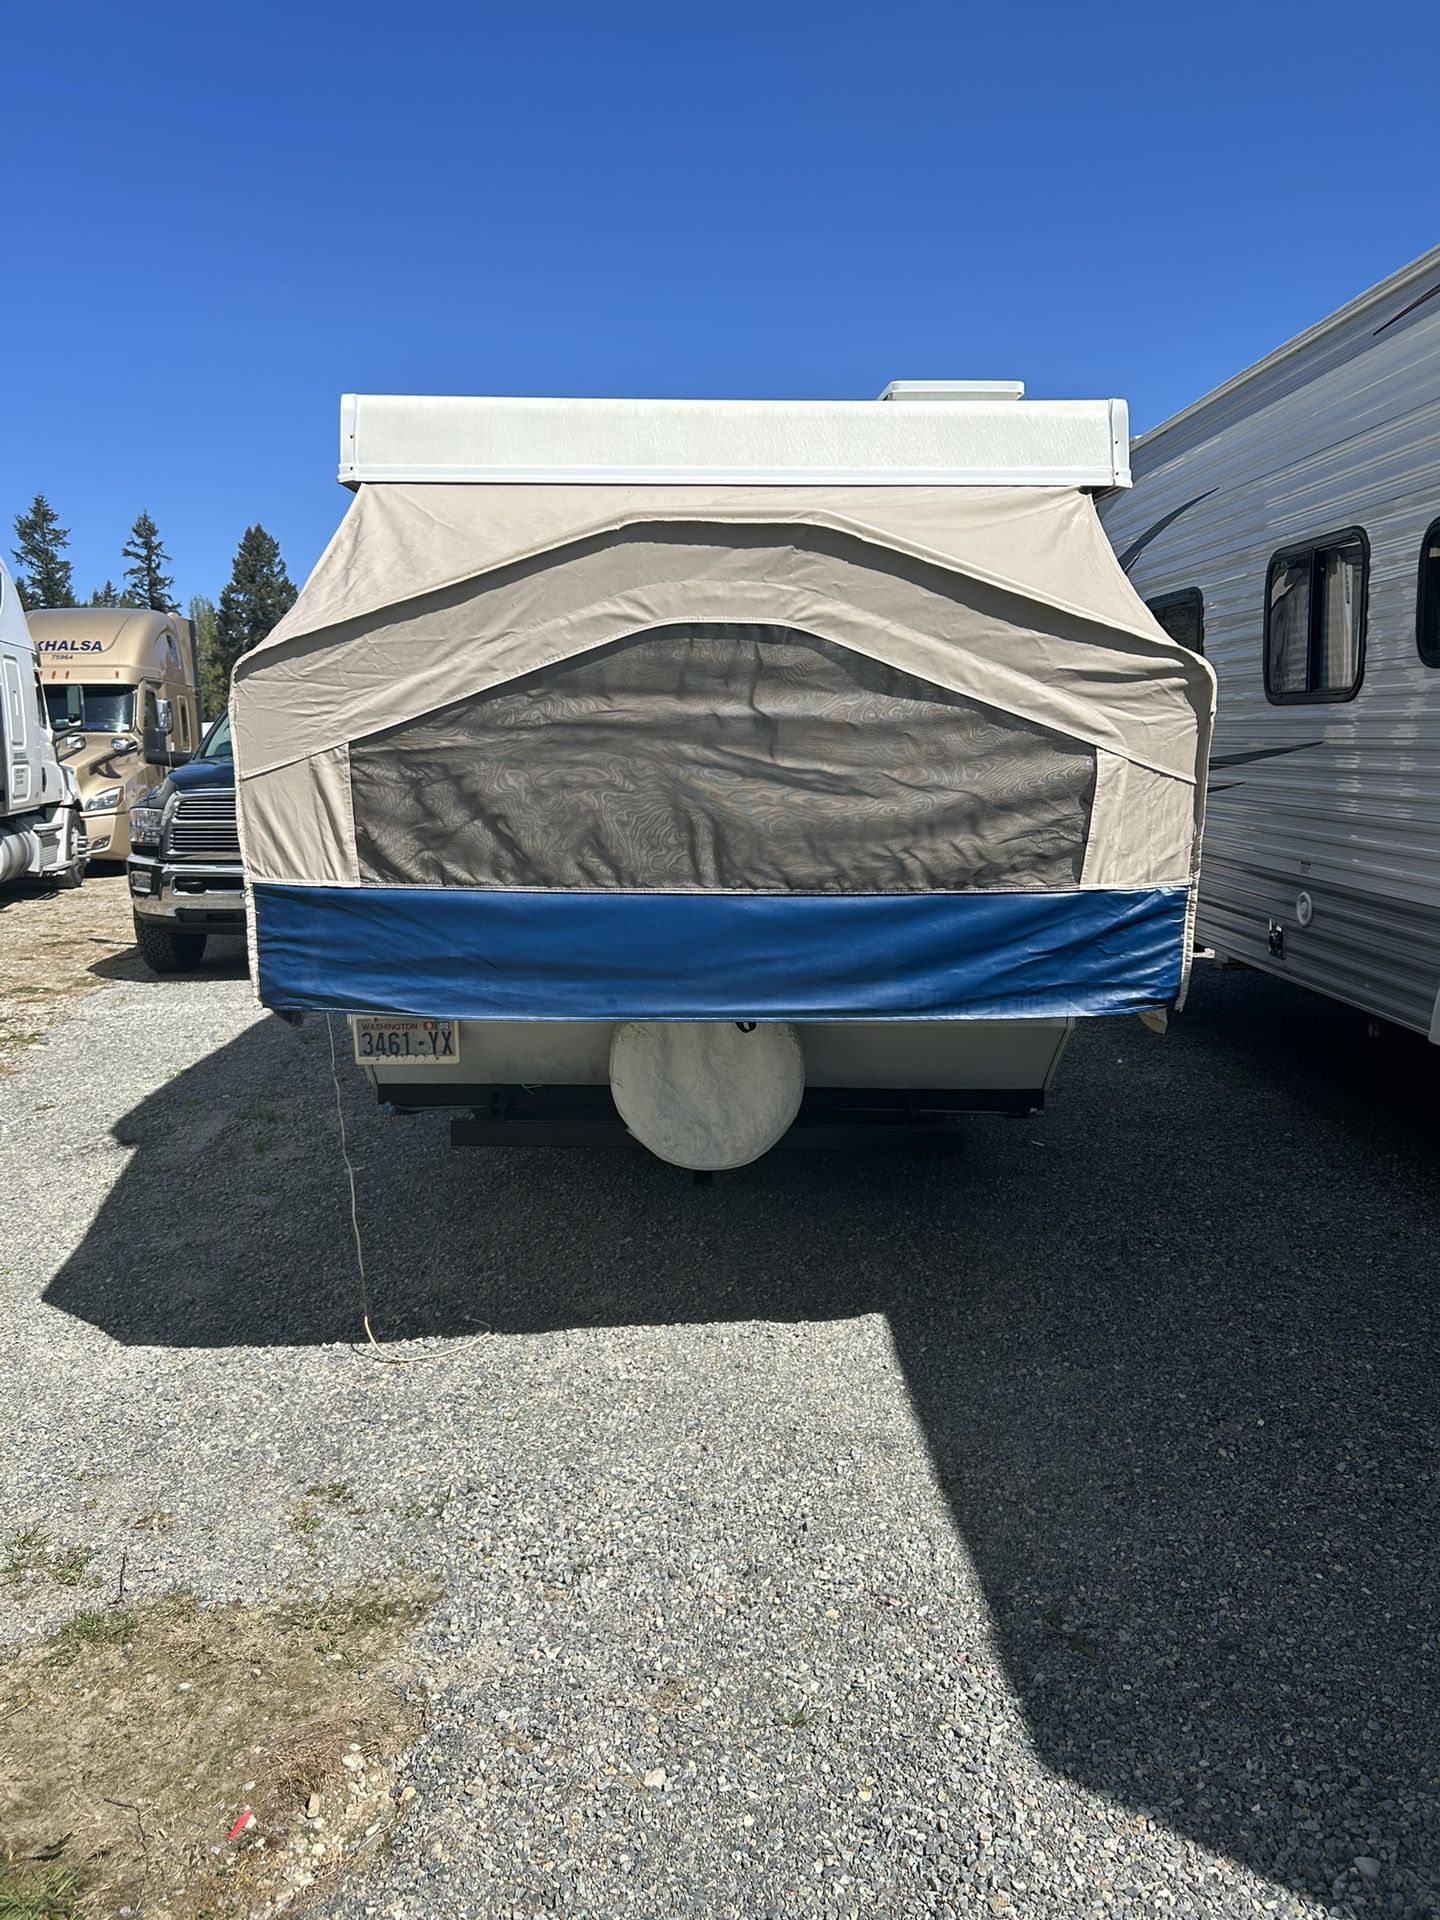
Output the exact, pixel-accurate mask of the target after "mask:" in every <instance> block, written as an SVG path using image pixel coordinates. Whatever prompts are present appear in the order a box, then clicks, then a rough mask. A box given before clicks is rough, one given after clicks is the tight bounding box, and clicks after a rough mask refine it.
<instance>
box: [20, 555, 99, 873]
mask: <svg viewBox="0 0 1440 1920" xmlns="http://www.w3.org/2000/svg"><path fill="white" fill-rule="evenodd" d="M86 854H87V847H86V837H85V819H84V815H83V813H82V812H81V807H80V792H79V788H78V785H77V783H76V780H75V775H74V773H73V771H72V770H71V769H70V768H69V767H67V766H63V765H62V764H61V762H60V759H59V757H58V755H57V754H56V751H55V739H54V735H53V734H52V732H51V727H50V716H49V712H48V710H47V708H46V704H45V696H44V694H43V692H42V690H41V686H40V680H39V676H38V674H37V672H36V665H35V642H34V640H33V638H32V636H31V632H30V626H29V623H28V622H27V620H26V617H25V610H24V608H23V607H22V606H21V604H20V595H19V593H18V592H17V591H16V588H15V582H14V580H13V579H12V578H11V576H10V574H9V573H8V572H7V570H6V568H5V566H4V564H3V562H0V882H5V881H10V880H20V879H26V878H33V879H40V880H53V881H58V882H59V883H60V884H61V885H62V886H70V887H78V886H79V885H80V882H81V880H82V879H83V878H84V876H85V861H86Z"/></svg>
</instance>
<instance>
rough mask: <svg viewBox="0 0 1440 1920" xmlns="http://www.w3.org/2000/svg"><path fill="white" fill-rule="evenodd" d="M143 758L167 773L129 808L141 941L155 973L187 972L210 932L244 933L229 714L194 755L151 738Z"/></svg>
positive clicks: (130, 863)
mask: <svg viewBox="0 0 1440 1920" xmlns="http://www.w3.org/2000/svg"><path fill="white" fill-rule="evenodd" d="M145 758H146V759H147V760H148V761H149V762H150V763H151V765H159V766H165V767H167V768H168V771H167V773H166V776H165V778H164V780H163V781H162V782H161V784H160V785H159V786H158V787H152V788H151V789H150V791H149V792H148V793H144V794H142V795H141V796H140V798H139V800H138V801H137V802H135V803H134V804H132V806H131V808H130V858H129V860H128V861H127V862H126V871H127V872H128V873H129V876H130V904H131V907H132V908H133V909H134V914H135V941H136V944H137V945H138V947H139V948H140V952H141V954H142V956H143V957H144V960H145V963H146V965H147V966H148V967H150V968H151V970H152V971H153V972H155V973H188V972H189V971H190V969H191V968H192V967H198V966H199V964H200V962H201V960H202V958H203V957H204V953H205V941H206V938H207V937H208V936H209V935H210V934H212V933H242V934H243V933H244V931H245V891H244V884H243V880H242V875H241V866H240V840H239V835H238V833H237V832H236V827H235V758H234V755H233V753H232V752H231V748H230V717H229V715H228V714H222V715H221V717H220V718H219V719H218V720H217V721H216V722H215V724H214V726H213V727H211V729H210V731H209V733H208V734H207V735H206V736H205V738H204V740H203V741H202V742H201V743H200V751H199V752H198V753H197V754H196V755H195V757H194V758H193V759H186V758H184V757H183V756H182V755H180V754H173V753H168V752H166V751H165V750H164V743H163V742H159V741H157V742H156V743H153V744H152V742H151V741H150V740H149V738H148V736H147V739H146V753H145Z"/></svg>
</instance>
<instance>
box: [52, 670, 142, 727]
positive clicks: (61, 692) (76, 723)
mask: <svg viewBox="0 0 1440 1920" xmlns="http://www.w3.org/2000/svg"><path fill="white" fill-rule="evenodd" d="M45 704H46V706H47V707H48V708H49V709H50V724H51V726H52V727H53V728H54V729H55V731H56V733H70V732H74V731H75V730H76V729H78V730H79V731H80V732H81V733H129V732H131V731H132V730H133V728H134V725H135V689H134V688H133V687H81V686H76V684H75V682H74V681H73V680H66V681H64V682H60V683H54V682H52V684H51V685H49V686H47V687H46V689H45Z"/></svg>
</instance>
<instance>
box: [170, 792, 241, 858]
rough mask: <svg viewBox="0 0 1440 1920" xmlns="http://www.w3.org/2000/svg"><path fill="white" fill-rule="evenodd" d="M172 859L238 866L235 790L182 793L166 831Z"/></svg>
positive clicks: (238, 843)
mask: <svg viewBox="0 0 1440 1920" xmlns="http://www.w3.org/2000/svg"><path fill="white" fill-rule="evenodd" d="M165 851H166V853H167V855H168V856H169V857H170V858H171V859H172V860H209V861H214V862H216V863H217V864H220V865H224V864H227V863H230V864H234V865H237V866H238V865H239V862H240V836H239V834H238V833H237V832H236V830H235V795H234V792H233V791H232V792H229V793H225V792H220V793H182V794H181V795H180V798H179V799H178V800H177V801H176V802H175V811H174V813H172V814H171V816H170V825H169V827H168V828H167V830H166V834H165Z"/></svg>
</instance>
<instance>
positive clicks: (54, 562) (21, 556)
mask: <svg viewBox="0 0 1440 1920" xmlns="http://www.w3.org/2000/svg"><path fill="white" fill-rule="evenodd" d="M15 538H16V539H17V540H18V541H19V543H20V544H19V546H17V547H12V548H11V549H10V551H11V552H12V553H13V554H14V556H15V560H16V563H17V565H18V566H19V567H20V569H21V571H20V572H18V573H17V574H16V575H15V586H16V590H17V591H18V593H19V595H20V604H21V606H22V607H73V606H74V604H75V592H74V589H73V588H72V586H71V585H70V562H69V561H68V560H67V559H66V558H65V551H64V550H65V548H66V547H67V546H69V544H70V529H69V528H68V527H62V526H61V525H60V522H59V520H58V519H57V518H56V515H55V509H54V508H53V507H52V506H51V505H50V502H49V501H48V500H47V499H46V498H45V496H44V494H43V493H37V494H36V496H35V498H34V501H33V502H32V503H31V507H30V511H29V512H28V513H17V514H16V516H15Z"/></svg>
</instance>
